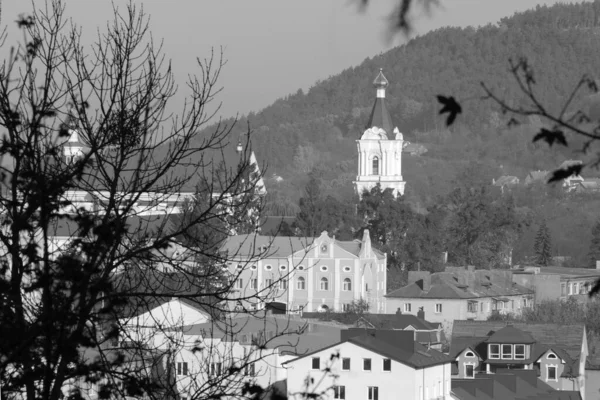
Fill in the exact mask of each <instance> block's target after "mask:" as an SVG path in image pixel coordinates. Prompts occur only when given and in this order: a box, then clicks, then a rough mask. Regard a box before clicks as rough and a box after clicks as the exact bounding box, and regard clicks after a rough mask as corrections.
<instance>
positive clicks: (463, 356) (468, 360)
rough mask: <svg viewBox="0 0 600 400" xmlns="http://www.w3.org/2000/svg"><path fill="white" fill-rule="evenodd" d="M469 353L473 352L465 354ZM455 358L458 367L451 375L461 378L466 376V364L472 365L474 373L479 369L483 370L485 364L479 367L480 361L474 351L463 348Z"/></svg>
mask: <svg viewBox="0 0 600 400" xmlns="http://www.w3.org/2000/svg"><path fill="white" fill-rule="evenodd" d="M471 353H472V354H473V355H472V356H467V354H471ZM457 360H458V368H457V370H458V371H457V372H458V374H457V375H453V377H456V378H461V379H462V378H467V375H466V369H465V366H466V365H472V366H473V369H474V373H475V375H476V374H477V373H478V372H479V371H480V369H482V368H483V370H485V366H483V367H480V364H481V361H479V357H477V354H475V352H473V351H471V350H464V351H463V352H462V353H460V354H459V355H458V357H457ZM469 378H470V377H469Z"/></svg>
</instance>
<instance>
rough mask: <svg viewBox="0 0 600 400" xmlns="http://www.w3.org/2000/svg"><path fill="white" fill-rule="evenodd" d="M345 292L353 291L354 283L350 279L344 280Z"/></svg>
mask: <svg viewBox="0 0 600 400" xmlns="http://www.w3.org/2000/svg"><path fill="white" fill-rule="evenodd" d="M343 290H344V291H345V292H349V291H351V290H352V281H351V280H350V278H346V279H344V288H343Z"/></svg>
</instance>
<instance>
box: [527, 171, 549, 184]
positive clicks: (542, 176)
mask: <svg viewBox="0 0 600 400" xmlns="http://www.w3.org/2000/svg"><path fill="white" fill-rule="evenodd" d="M549 174H550V171H541V170H537V171H529V173H528V174H527V176H526V177H525V182H524V183H525V185H533V184H534V183H540V184H545V183H546V181H547V180H548V176H549Z"/></svg>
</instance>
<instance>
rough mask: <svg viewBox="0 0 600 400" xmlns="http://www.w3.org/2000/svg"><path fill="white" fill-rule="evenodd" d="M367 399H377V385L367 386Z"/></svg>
mask: <svg viewBox="0 0 600 400" xmlns="http://www.w3.org/2000/svg"><path fill="white" fill-rule="evenodd" d="M369 400H379V388H378V387H377V386H369Z"/></svg>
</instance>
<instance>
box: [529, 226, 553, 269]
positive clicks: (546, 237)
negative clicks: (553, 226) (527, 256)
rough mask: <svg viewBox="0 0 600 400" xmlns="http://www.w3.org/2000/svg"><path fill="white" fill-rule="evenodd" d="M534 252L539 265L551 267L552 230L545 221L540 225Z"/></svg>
mask: <svg viewBox="0 0 600 400" xmlns="http://www.w3.org/2000/svg"><path fill="white" fill-rule="evenodd" d="M533 251H534V252H535V261H536V263H537V264H539V265H544V266H547V265H550V262H551V261H552V240H551V238H550V230H549V229H548V226H547V225H546V221H544V220H542V222H541V223H540V227H539V228H538V231H537V234H536V235H535V243H534V245H533Z"/></svg>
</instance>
